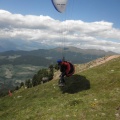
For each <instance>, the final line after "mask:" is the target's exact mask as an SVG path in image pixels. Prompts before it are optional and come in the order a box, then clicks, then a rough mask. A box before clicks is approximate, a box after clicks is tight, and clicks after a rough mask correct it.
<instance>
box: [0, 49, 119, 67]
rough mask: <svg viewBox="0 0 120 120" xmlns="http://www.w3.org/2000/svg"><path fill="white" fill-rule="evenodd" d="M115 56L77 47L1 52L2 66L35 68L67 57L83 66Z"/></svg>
mask: <svg viewBox="0 0 120 120" xmlns="http://www.w3.org/2000/svg"><path fill="white" fill-rule="evenodd" d="M114 54H117V53H114V52H110V51H109V52H105V51H103V50H95V49H80V48H76V47H66V48H64V49H63V48H61V47H57V48H54V49H38V50H32V51H23V50H11V51H5V52H0V65H3V64H13V65H21V64H31V65H35V66H49V65H50V64H55V63H56V60H57V59H62V58H63V57H65V60H67V61H71V62H72V63H74V64H81V63H86V62H89V61H91V60H94V59H97V58H100V57H103V56H106V55H114Z"/></svg>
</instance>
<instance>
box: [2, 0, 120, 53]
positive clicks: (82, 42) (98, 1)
mask: <svg viewBox="0 0 120 120" xmlns="http://www.w3.org/2000/svg"><path fill="white" fill-rule="evenodd" d="M119 6H120V0H68V3H67V6H66V10H65V12H64V13H59V12H58V11H57V10H56V9H55V8H54V6H53V4H52V2H51V0H34V1H33V0H0V47H6V44H7V43H8V44H9V45H11V46H15V47H16V48H17V49H21V50H22V49H25V50H33V49H39V48H52V47H57V46H59V47H63V46H75V47H78V48H82V49H100V50H105V51H113V52H116V53H120V15H119V14H120V13H119V12H120V7H119ZM11 49H12V47H11Z"/></svg>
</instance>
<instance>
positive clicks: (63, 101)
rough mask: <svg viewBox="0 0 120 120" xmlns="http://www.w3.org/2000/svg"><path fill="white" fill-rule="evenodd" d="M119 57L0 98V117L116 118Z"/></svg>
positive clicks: (29, 119)
mask: <svg viewBox="0 0 120 120" xmlns="http://www.w3.org/2000/svg"><path fill="white" fill-rule="evenodd" d="M119 66H120V58H117V59H114V60H111V61H109V62H107V63H105V64H102V65H100V66H97V67H94V68H91V69H89V70H86V71H84V72H81V73H79V74H76V75H74V76H72V77H70V78H66V82H67V85H66V87H64V88H61V89H60V88H59V87H58V86H57V80H53V81H51V82H49V83H46V84H43V85H40V86H37V87H34V88H31V89H25V90H24V89H20V90H19V91H16V92H15V93H13V96H12V97H9V96H6V97H4V98H0V119H1V120H116V119H119V115H120V109H119V108H118V107H119V106H120V101H119V100H120V67H119Z"/></svg>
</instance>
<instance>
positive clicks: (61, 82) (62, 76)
mask: <svg viewBox="0 0 120 120" xmlns="http://www.w3.org/2000/svg"><path fill="white" fill-rule="evenodd" d="M64 76H65V74H64V73H61V75H60V80H59V85H61V86H63V85H65V79H64Z"/></svg>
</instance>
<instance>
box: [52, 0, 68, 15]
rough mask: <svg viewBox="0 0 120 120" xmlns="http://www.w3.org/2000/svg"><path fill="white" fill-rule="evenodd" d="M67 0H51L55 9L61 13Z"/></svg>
mask: <svg viewBox="0 0 120 120" xmlns="http://www.w3.org/2000/svg"><path fill="white" fill-rule="evenodd" d="M67 1H68V0H52V3H53V5H54V7H55V9H56V10H57V11H58V12H60V13H62V12H64V11H65V8H66V4H67Z"/></svg>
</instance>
